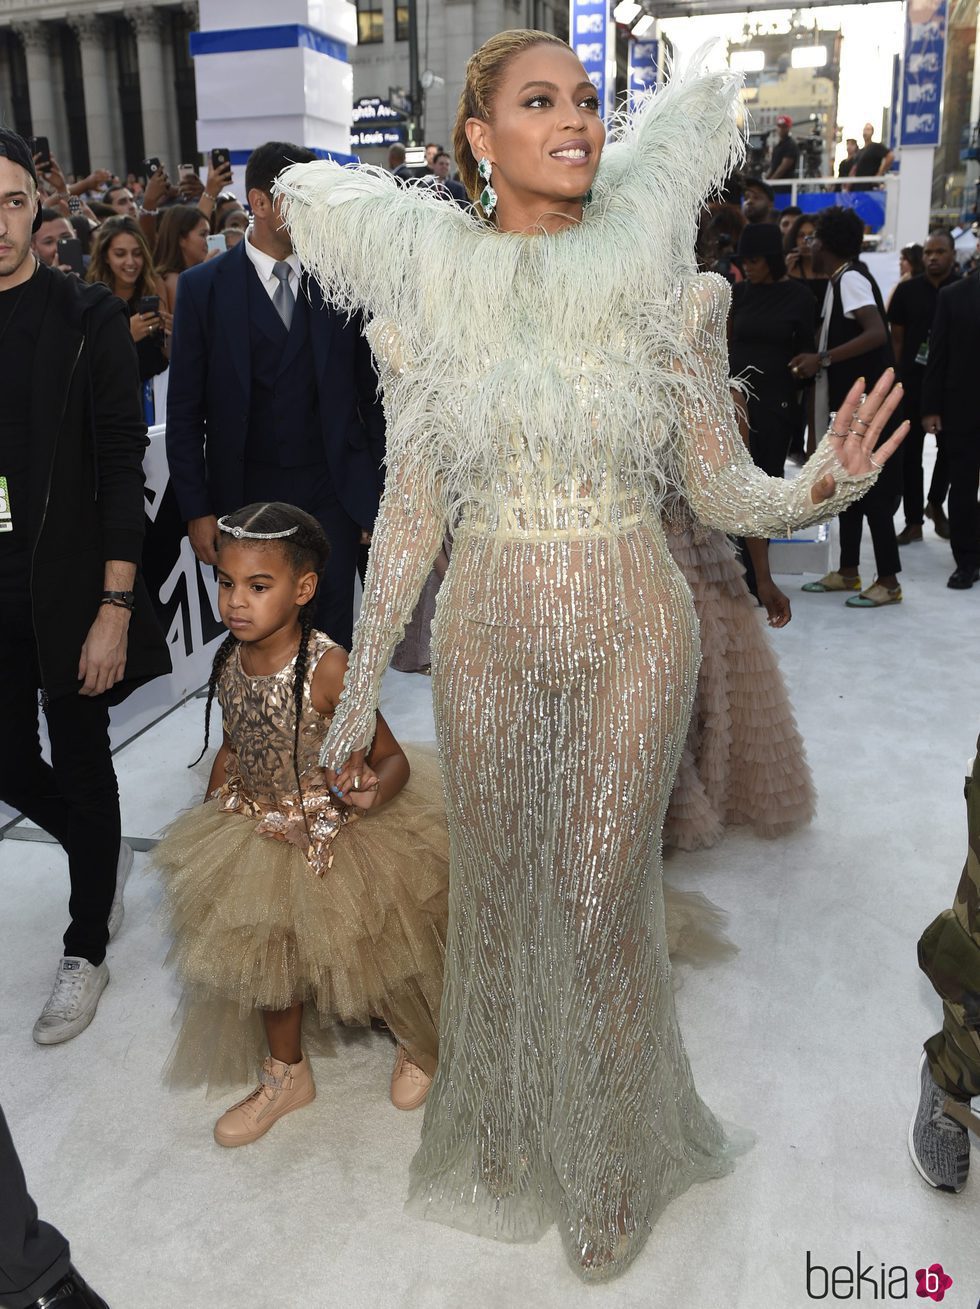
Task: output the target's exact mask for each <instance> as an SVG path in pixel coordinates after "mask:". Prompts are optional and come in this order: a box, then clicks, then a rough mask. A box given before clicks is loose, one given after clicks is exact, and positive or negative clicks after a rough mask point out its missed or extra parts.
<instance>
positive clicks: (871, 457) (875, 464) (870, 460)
mask: <svg viewBox="0 0 980 1309" xmlns="http://www.w3.org/2000/svg"><path fill="white" fill-rule="evenodd" d="M868 463H869V464H870V465H871V466H872V468H877V469H878V470H879V471H880V470H881V469H882V468H884V466H885V465H884V464H879V462H878V460H877V459H876V458H875V457H874V455H868Z"/></svg>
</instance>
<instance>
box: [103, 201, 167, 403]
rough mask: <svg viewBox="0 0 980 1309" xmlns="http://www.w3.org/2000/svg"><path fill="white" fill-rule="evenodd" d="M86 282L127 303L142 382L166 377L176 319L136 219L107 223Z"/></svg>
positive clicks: (113, 220) (120, 219)
mask: <svg viewBox="0 0 980 1309" xmlns="http://www.w3.org/2000/svg"><path fill="white" fill-rule="evenodd" d="M86 280H87V281H89V282H102V283H103V284H104V285H105V286H107V287H108V288H109V290H110V291H111V292H112V294H113V295H117V296H118V297H119V299H120V300H124V301H125V302H126V305H127V306H128V308H129V326H130V331H131V332H132V334H133V341H134V342H135V344H136V355H137V358H138V360H139V369H140V381H141V382H146V381H149V379H150V378H151V377H156V375H157V373H162V372H163V371H164V369H165V368H167V366H168V365H169V363H170V343H169V336H170V331H171V328H172V327H173V318H172V316H171V314H170V312H169V310H168V308H167V304H166V300H165V296H166V290H165V288H164V286H163V282H162V280H161V278H160V277H159V275H158V274H157V272H156V269H155V268H154V267H153V256H152V255H151V254H150V247H149V246H148V245H147V243H146V237H145V236H144V235H143V233H142V231H141V229H140V226H139V224H138V223H137V222H136V220H135V219H133V218H130V217H128V216H126V215H120V216H118V217H116V218H107V219H106V221H105V222H104V223H103V224H102V226H101V227H100V228H99V230H98V232H97V233H96V237H95V244H94V245H93V247H92V258H91V261H90V263H89V268H88V274H87V277H86Z"/></svg>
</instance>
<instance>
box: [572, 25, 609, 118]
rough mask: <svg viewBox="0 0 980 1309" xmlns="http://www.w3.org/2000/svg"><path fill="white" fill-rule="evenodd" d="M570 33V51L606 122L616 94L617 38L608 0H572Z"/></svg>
mask: <svg viewBox="0 0 980 1309" xmlns="http://www.w3.org/2000/svg"><path fill="white" fill-rule="evenodd" d="M569 30H570V31H571V46H572V49H573V50H574V51H575V53H576V54H577V55H578V57H579V59H580V60H581V61H582V66H583V68H584V69H585V74H586V76H587V77H588V79H589V81H590V82H591V83H592V85H593V86H594V87H595V89H596V91H597V92H598V93H599V113H600V114H601V115H602V118H603V119H604V120H605V121H606V122H608V120H609V118H610V115H611V114H612V111H613V100H614V98H615V94H616V78H615V57H616V56H615V48H616V36H615V29H614V27H613V24H612V20H611V19H610V16H609V0H571V5H570V9H569ZM610 65H612V66H610Z"/></svg>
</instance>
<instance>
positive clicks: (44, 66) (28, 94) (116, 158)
mask: <svg viewBox="0 0 980 1309" xmlns="http://www.w3.org/2000/svg"><path fill="white" fill-rule="evenodd" d="M197 23H198V8H197V3H196V0H181V2H180V3H176V4H150V3H139V0H135V2H134V3H127V4H125V5H123V4H119V5H118V6H117V7H115V8H114V9H113V10H112V11H111V12H106V5H105V4H100V3H96V0H60V3H51V2H50V0H19V2H18V0H13V2H11V0H4V3H3V4H2V6H0V121H3V122H4V123H6V124H8V125H10V126H12V127H14V128H15V129H16V130H17V131H18V132H21V133H22V134H23V135H25V136H31V135H33V136H46V137H48V139H49V141H50V143H51V149H52V150H53V151H54V153H55V154H56V156H57V157H58V160H59V162H60V163H61V165H62V167H64V168H65V169H66V171H67V172H69V173H76V174H78V175H79V176H84V175H85V174H87V173H88V172H89V171H90V170H91V169H93V168H103V167H106V168H108V167H112V168H114V169H115V170H116V171H119V170H120V169H121V170H123V172H125V171H128V170H135V169H136V168H137V166H138V164H139V162H140V160H141V159H144V158H146V157H147V155H159V156H160V157H161V158H162V159H163V160H164V162H165V164H166V165H167V167H168V168H170V169H171V170H172V172H173V173H174V175H176V169H177V164H178V163H179V162H181V161H188V160H193V159H196V157H197V123H196V119H197V101H196V95H195V88H194V65H193V61H192V60H191V56H190V50H189V39H190V34H191V32H193V31H194V30H195V29H196V27H197Z"/></svg>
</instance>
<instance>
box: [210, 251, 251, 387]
mask: <svg viewBox="0 0 980 1309" xmlns="http://www.w3.org/2000/svg"><path fill="white" fill-rule="evenodd" d="M250 272H251V266H250V264H249V262H248V255H247V254H246V253H245V242H244V241H239V243H238V245H237V246H236V247H235V249H234V250H229V251H228V253H227V254H226V255H222V256H221V259H220V262H219V267H218V269H217V270H216V272H215V299H216V301H217V302H218V307H219V318H218V322H217V323H216V324H215V327H216V329H217V330H218V331H220V332H221V333H222V334H223V335H224V337H225V339H226V340H227V342H228V350H229V352H230V354H231V359H232V363H233V364H234V366H235V373H236V375H237V377H238V382H239V385H240V386H241V389H242V395H243V396H244V397H245V401H246V403H248V399H249V397H250V396H251V394H252V352H251V346H250V342H249V331H248V283H247V278H248V275H249V273H250Z"/></svg>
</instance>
